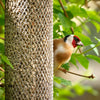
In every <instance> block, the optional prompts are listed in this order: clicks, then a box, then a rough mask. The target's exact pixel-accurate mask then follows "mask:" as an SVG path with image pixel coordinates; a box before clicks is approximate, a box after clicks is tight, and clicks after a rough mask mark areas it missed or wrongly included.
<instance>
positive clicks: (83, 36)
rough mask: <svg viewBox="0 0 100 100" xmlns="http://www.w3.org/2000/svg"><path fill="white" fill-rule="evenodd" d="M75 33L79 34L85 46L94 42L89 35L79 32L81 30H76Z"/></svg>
mask: <svg viewBox="0 0 100 100" xmlns="http://www.w3.org/2000/svg"><path fill="white" fill-rule="evenodd" d="M75 35H77V36H78V37H79V38H80V39H81V41H82V42H83V44H84V46H87V45H90V44H92V41H91V39H90V38H89V37H87V36H85V35H84V34H82V33H79V32H75Z"/></svg>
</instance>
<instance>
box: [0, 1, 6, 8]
mask: <svg viewBox="0 0 100 100" xmlns="http://www.w3.org/2000/svg"><path fill="white" fill-rule="evenodd" d="M0 5H1V6H2V8H3V10H5V6H4V4H3V2H2V0H0Z"/></svg>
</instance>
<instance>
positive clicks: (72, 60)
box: [70, 54, 78, 68]
mask: <svg viewBox="0 0 100 100" xmlns="http://www.w3.org/2000/svg"><path fill="white" fill-rule="evenodd" d="M70 62H71V63H72V64H74V65H75V66H76V67H77V68H78V66H77V63H76V57H75V55H74V54H72V56H71V59H70Z"/></svg>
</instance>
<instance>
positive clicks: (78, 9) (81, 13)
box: [68, 4, 88, 18]
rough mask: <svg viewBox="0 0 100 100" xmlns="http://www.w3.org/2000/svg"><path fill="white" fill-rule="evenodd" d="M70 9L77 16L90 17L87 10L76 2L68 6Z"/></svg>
mask: <svg viewBox="0 0 100 100" xmlns="http://www.w3.org/2000/svg"><path fill="white" fill-rule="evenodd" d="M68 10H69V11H70V12H71V13H72V14H73V16H74V17H76V16H80V17H85V18H87V17H88V15H87V12H86V10H85V9H84V8H81V7H80V6H77V5H75V4H73V5H70V6H68Z"/></svg>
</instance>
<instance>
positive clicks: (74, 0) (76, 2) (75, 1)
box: [69, 0, 84, 5]
mask: <svg viewBox="0 0 100 100" xmlns="http://www.w3.org/2000/svg"><path fill="white" fill-rule="evenodd" d="M69 1H70V2H71V3H75V4H81V5H83V4H84V0H69Z"/></svg>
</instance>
